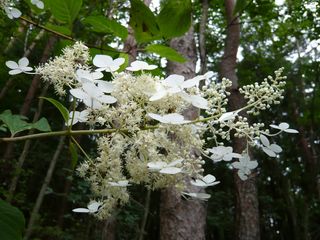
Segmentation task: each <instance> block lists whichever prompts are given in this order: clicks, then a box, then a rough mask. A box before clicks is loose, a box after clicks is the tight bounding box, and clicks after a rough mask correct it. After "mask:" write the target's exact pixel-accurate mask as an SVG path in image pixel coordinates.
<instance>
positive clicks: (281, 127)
mask: <svg viewBox="0 0 320 240" xmlns="http://www.w3.org/2000/svg"><path fill="white" fill-rule="evenodd" d="M270 127H272V128H275V129H279V130H281V131H283V132H287V133H299V131H297V130H295V129H291V128H289V124H288V123H285V122H283V123H280V124H279V125H273V124H271V125H270Z"/></svg>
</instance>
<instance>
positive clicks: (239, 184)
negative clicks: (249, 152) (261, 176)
mask: <svg viewBox="0 0 320 240" xmlns="http://www.w3.org/2000/svg"><path fill="white" fill-rule="evenodd" d="M224 2H225V10H226V19H227V36H226V40H225V49H224V54H223V58H222V61H221V69H220V71H221V72H220V75H221V77H226V78H228V79H230V80H231V81H232V87H231V96H230V99H229V100H230V108H231V110H234V109H238V108H241V107H243V106H244V103H245V102H244V99H243V97H242V95H241V94H240V92H239V90H238V86H239V84H238V77H237V74H236V65H237V62H236V61H237V51H238V47H239V44H240V25H239V19H238V17H234V16H233V9H234V6H235V1H234V0H225V1H224ZM233 148H234V151H235V152H237V153H242V151H243V150H244V149H245V148H246V140H245V139H237V138H236V139H235V140H234V142H233ZM234 180H235V190H236V216H235V218H236V232H235V238H236V239H239V240H258V239H260V227H259V204H258V194H257V183H256V182H257V180H256V174H255V173H252V174H251V175H250V176H249V179H248V180H246V181H242V180H241V179H240V178H239V177H238V175H237V174H234Z"/></svg>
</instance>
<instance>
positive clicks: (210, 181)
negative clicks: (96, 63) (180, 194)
mask: <svg viewBox="0 0 320 240" xmlns="http://www.w3.org/2000/svg"><path fill="white" fill-rule="evenodd" d="M190 183H191V184H192V185H194V186H198V187H209V186H214V185H217V184H218V183H220V182H219V181H216V178H215V177H214V176H213V175H211V174H208V175H206V176H204V177H202V178H201V179H196V180H191V181H190Z"/></svg>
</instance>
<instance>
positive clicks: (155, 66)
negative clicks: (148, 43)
mask: <svg viewBox="0 0 320 240" xmlns="http://www.w3.org/2000/svg"><path fill="white" fill-rule="evenodd" d="M156 68H158V66H157V65H148V66H146V67H145V68H144V69H145V70H153V69H156Z"/></svg>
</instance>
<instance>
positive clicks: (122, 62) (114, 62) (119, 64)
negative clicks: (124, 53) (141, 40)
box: [113, 58, 126, 66]
mask: <svg viewBox="0 0 320 240" xmlns="http://www.w3.org/2000/svg"><path fill="white" fill-rule="evenodd" d="M125 61H126V60H125V59H124V58H116V59H115V60H113V64H114V65H117V66H121V65H122V64H124V62H125Z"/></svg>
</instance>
